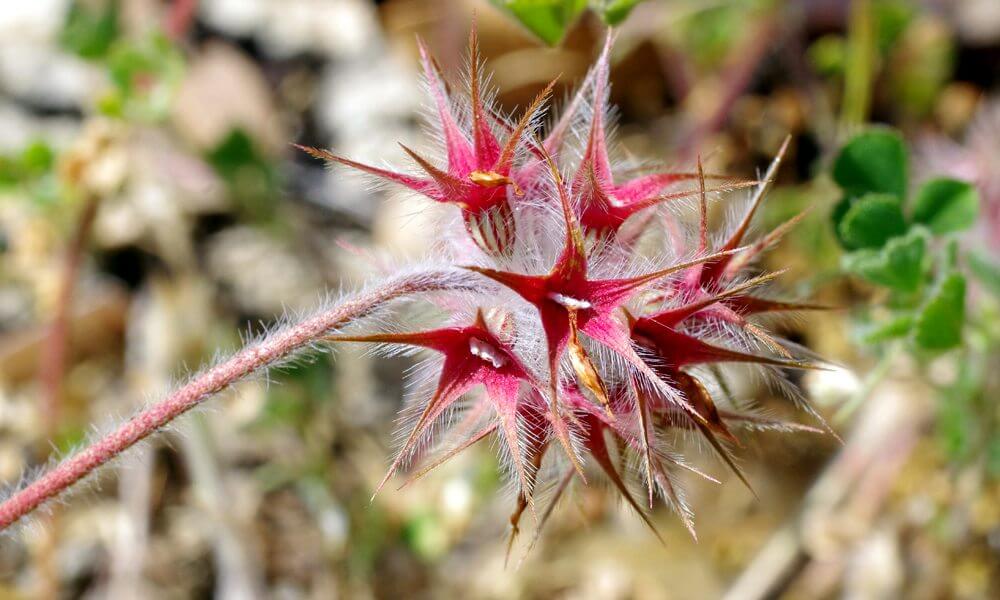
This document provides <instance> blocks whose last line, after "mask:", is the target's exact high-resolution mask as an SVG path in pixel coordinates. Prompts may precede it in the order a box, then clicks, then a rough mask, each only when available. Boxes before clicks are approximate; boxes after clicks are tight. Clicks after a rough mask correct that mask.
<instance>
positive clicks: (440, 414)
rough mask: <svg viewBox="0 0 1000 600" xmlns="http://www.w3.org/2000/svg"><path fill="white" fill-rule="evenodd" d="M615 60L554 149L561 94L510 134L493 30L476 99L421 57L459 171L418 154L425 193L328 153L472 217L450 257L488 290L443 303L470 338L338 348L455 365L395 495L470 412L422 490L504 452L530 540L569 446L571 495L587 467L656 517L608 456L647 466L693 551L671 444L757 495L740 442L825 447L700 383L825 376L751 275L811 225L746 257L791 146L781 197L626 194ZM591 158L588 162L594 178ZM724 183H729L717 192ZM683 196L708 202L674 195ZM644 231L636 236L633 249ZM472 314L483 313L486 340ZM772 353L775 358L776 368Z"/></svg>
mask: <svg viewBox="0 0 1000 600" xmlns="http://www.w3.org/2000/svg"><path fill="white" fill-rule="evenodd" d="M610 51H611V39H610V37H609V39H608V43H607V44H606V45H605V47H604V49H603V51H602V53H601V55H600V57H599V59H598V61H597V64H596V65H595V67H594V68H593V70H592V71H591V73H590V74H589V75H588V77H587V79H586V80H585V82H584V84H583V86H582V87H581V89H580V91H579V92H578V93H577V96H576V98H575V99H574V100H573V101H572V102H570V104H569V106H568V112H567V113H565V114H564V115H563V116H562V117H561V118H560V119H559V120H558V121H557V122H556V124H555V125H554V126H553V128H552V129H551V130H550V132H549V134H548V136H547V137H545V138H544V139H540V138H539V137H537V136H538V131H537V130H538V128H539V127H538V121H539V119H538V117H539V115H540V114H541V112H542V111H543V110H544V104H545V100H546V99H547V97H548V95H549V92H550V90H551V89H552V84H549V86H547V87H546V88H545V90H543V92H542V93H541V94H539V95H538V97H537V98H536V99H535V101H534V102H533V103H532V104H531V105H530V106H529V107H528V108H527V110H526V111H525V113H524V114H523V116H522V117H521V118H520V119H518V120H516V121H508V120H506V119H505V118H503V117H502V116H500V115H501V113H500V111H499V110H496V109H494V108H492V107H490V106H488V105H487V104H486V102H485V101H484V94H483V93H482V91H481V85H482V84H481V78H480V74H479V73H480V65H479V62H478V51H477V42H476V34H475V30H473V32H472V35H471V37H470V58H471V64H472V67H471V73H470V77H469V82H470V83H469V87H468V97H467V98H460V97H457V96H456V94H455V89H456V88H452V87H449V86H448V85H446V84H445V83H444V78H443V77H442V75H441V74H440V73H439V71H438V69H437V67H436V63H435V62H434V60H433V59H432V58H431V57H430V56H429V54H428V52H427V50H426V48H425V47H424V46H423V45H421V46H420V53H421V63H422V65H423V69H424V75H425V78H426V80H427V87H428V89H429V92H430V97H431V100H432V103H433V107H434V109H435V110H434V112H435V115H436V117H437V120H438V122H437V127H438V130H439V132H440V133H441V136H440V137H441V139H442V140H443V143H444V156H445V158H446V162H447V164H446V165H442V166H436V165H434V164H432V163H431V161H429V160H428V159H425V158H423V157H421V156H419V155H417V154H416V153H415V152H412V151H410V150H409V149H407V152H408V153H409V154H410V156H411V157H412V158H413V160H414V161H415V163H416V164H417V166H418V167H419V169H420V171H421V172H420V174H418V175H409V174H406V173H403V172H397V171H391V170H386V169H380V168H375V167H370V166H367V165H361V164H359V163H355V162H353V161H350V160H348V159H345V158H341V157H338V156H335V155H332V154H330V153H328V152H325V151H321V150H311V149H310V150H309V151H310V152H311V153H312V154H314V155H316V156H319V157H321V158H324V159H327V160H329V161H332V162H335V163H339V164H342V165H346V166H349V167H353V168H356V169H361V170H362V171H365V172H367V173H369V174H372V175H375V176H377V177H379V178H383V179H388V180H390V181H393V182H396V183H398V184H401V185H403V186H404V187H407V188H409V189H411V190H414V191H415V192H418V193H419V194H421V195H424V196H426V197H428V198H430V199H431V200H433V201H435V202H441V203H446V204H451V205H454V206H456V208H457V209H458V211H459V214H460V215H461V217H462V220H463V222H464V229H465V233H466V235H457V236H456V235H454V233H453V229H454V224H453V222H451V221H445V222H443V223H442V224H441V227H442V235H440V236H437V237H439V238H440V239H443V240H447V241H446V242H445V243H443V244H441V245H440V246H439V248H438V249H439V251H440V258H441V259H442V260H444V261H447V262H450V263H452V264H461V265H468V266H467V267H466V268H467V269H469V270H471V271H473V272H475V273H478V274H480V275H482V276H483V287H482V290H480V291H479V292H478V293H477V292H470V291H468V290H462V291H461V292H454V293H451V294H445V295H444V296H443V297H442V298H439V299H438V306H439V308H442V309H443V310H444V311H445V312H446V313H448V312H451V313H452V315H451V316H450V317H448V319H449V320H450V322H451V324H449V325H447V326H445V327H444V328H441V329H433V330H430V331H424V332H419V333H385V334H374V335H351V336H339V337H334V338H331V339H332V340H334V341H337V340H339V341H348V340H349V341H364V342H372V343H380V344H405V345H411V346H421V347H424V348H429V349H431V350H433V351H435V352H436V353H439V354H442V355H443V357H444V358H443V363H442V366H441V367H440V375H439V378H438V383H437V387H436V389H435V390H434V392H433V393H431V394H430V396H429V397H426V398H420V399H418V400H417V409H418V410H417V413H418V414H419V417H418V418H417V419H416V421H415V423H414V425H413V426H412V427H411V428H410V429H409V430H408V431H407V432H406V436H405V441H404V443H403V445H402V447H401V449H400V451H399V453H398V454H397V457H396V459H395V460H394V461H393V463H392V466H391V467H390V469H389V472H388V473H387V475H386V478H385V480H383V482H382V484H383V485H384V483H385V482H386V481H387V480H388V479H389V478H390V477H391V476H392V475H393V474H394V473H396V472H397V471H398V470H399V469H400V468H401V467H402V465H403V462H404V461H406V460H408V459H411V458H414V457H415V455H416V451H415V449H416V448H417V447H420V446H422V445H423V444H425V443H428V442H432V441H433V439H432V438H433V436H432V434H431V431H432V424H433V423H435V422H451V421H453V420H454V419H452V418H450V417H449V414H452V415H454V414H457V413H463V414H464V418H463V419H461V420H460V424H459V425H457V426H456V427H455V429H456V430H458V431H459V435H458V441H457V443H453V444H452V445H451V449H450V450H448V451H446V452H445V453H444V454H443V456H442V457H441V458H439V459H438V460H435V461H433V462H432V463H431V464H430V465H429V466H428V467H426V468H424V469H422V470H420V471H418V472H417V474H416V477H420V476H422V475H423V474H425V473H426V472H427V471H428V470H430V469H432V468H434V467H436V466H438V465H439V464H441V463H442V462H443V461H444V460H447V459H448V458H450V457H451V456H454V454H456V453H457V452H459V451H461V450H463V449H465V448H467V447H468V446H470V445H472V444H474V443H476V442H477V441H479V440H481V439H483V438H485V437H488V436H490V435H496V436H497V437H498V438H499V439H500V441H501V448H502V454H503V455H504V456H505V457H506V458H507V459H508V460H507V462H508V467H509V472H510V473H511V476H512V480H513V482H514V484H515V487H516V489H517V496H518V502H517V507H516V509H515V512H514V514H513V515H512V517H511V523H512V526H513V533H515V534H516V532H517V531H518V524H519V521H520V517H521V514H522V513H523V511H524V510H525V509H526V508H528V507H532V506H533V492H534V488H535V486H536V480H537V479H538V477H540V476H542V474H543V473H544V472H545V470H546V469H545V464H546V463H547V462H548V463H559V462H561V458H560V457H559V456H554V455H553V454H552V453H550V452H548V449H549V447H550V446H551V445H552V444H551V442H553V441H556V442H558V446H560V447H561V450H562V451H561V453H559V454H562V455H563V457H565V458H566V459H568V461H569V465H570V468H569V469H568V470H567V471H565V475H564V478H573V477H576V476H578V477H580V478H581V480H583V481H586V479H585V477H586V472H587V463H588V462H593V463H594V464H596V465H597V466H598V467H599V468H600V470H601V471H603V473H604V474H605V476H607V477H608V478H609V479H610V481H611V482H612V484H613V485H614V486H615V487H616V488H617V489H618V491H619V492H620V493H621V494H622V495H623V497H624V498H625V499H626V500H627V502H628V503H629V504H630V505H632V506H633V507H634V508H635V509H636V510H637V511H638V512H639V513H640V514H643V509H642V507H640V505H639V503H638V502H637V501H636V500H635V499H634V498H633V497H632V495H631V494H630V492H629V491H628V488H627V486H626V484H625V483H624V476H623V475H622V474H621V473H619V471H618V469H617V467H616V464H617V461H616V460H615V459H614V458H613V456H612V454H613V452H612V451H611V450H610V449H609V446H608V443H607V438H608V437H610V438H611V439H613V440H615V441H616V445H617V446H618V447H619V448H621V449H623V450H624V451H625V452H630V453H635V454H636V455H638V456H639V457H640V459H641V464H642V465H643V471H644V475H645V477H644V479H645V481H646V486H647V495H648V501H649V504H650V505H652V500H653V496H654V494H656V493H659V494H661V495H662V496H663V498H664V499H665V500H666V502H667V503H668V504H669V505H670V506H672V507H673V508H674V509H675V510H676V511H677V512H678V514H680V515H681V516H682V518H683V519H684V521H685V524H686V525H687V526H688V527H689V529H691V531H692V534H693V532H694V529H693V521H692V515H691V511H690V510H689V509H688V508H687V506H686V505H685V502H684V499H683V498H684V496H683V492H682V491H681V490H680V489H679V487H678V486H677V482H676V480H675V477H674V474H673V472H674V470H675V469H677V468H682V469H690V470H695V469H693V467H691V466H690V465H688V464H687V463H686V462H685V461H684V459H683V458H682V457H681V456H680V455H678V454H677V453H676V452H675V451H674V450H672V449H671V448H670V447H669V446H668V443H667V439H668V434H669V433H670V432H671V431H674V430H692V431H696V432H698V433H699V434H700V435H702V436H703V437H704V438H705V439H706V440H707V441H708V442H709V443H710V445H711V446H712V447H713V448H714V449H715V450H716V451H717V453H718V454H719V456H720V457H721V458H722V460H723V461H724V462H725V463H726V464H727V465H728V466H729V467H730V468H731V469H733V470H734V471H735V472H736V474H737V475H738V476H739V477H740V478H741V479H743V480H744V482H746V479H745V478H744V476H743V474H742V473H741V472H740V471H739V469H738V468H737V467H736V464H735V462H734V461H733V459H732V457H731V456H730V453H729V451H728V449H727V448H726V446H725V445H724V443H723V442H733V443H738V438H737V435H736V429H737V428H738V426H740V425H752V426H755V427H781V428H786V429H788V428H791V429H802V430H810V431H815V430H814V429H812V428H808V427H802V426H794V425H788V424H783V423H777V422H773V421H769V420H767V419H765V418H762V417H759V416H756V415H752V414H746V413H741V412H739V411H737V410H734V409H730V408H726V407H724V406H720V405H719V404H718V403H717V402H716V400H715V399H713V396H712V389H713V388H714V387H715V385H716V382H714V381H712V380H711V379H712V376H711V375H709V374H710V373H714V372H715V371H712V370H708V371H706V370H704V369H699V368H698V367H701V366H706V365H707V366H713V368H714V366H715V365H722V364H726V363H749V364H753V365H759V366H761V367H762V368H765V369H768V370H769V372H772V373H773V374H776V375H780V373H781V371H782V370H784V369H799V368H810V367H811V365H810V364H809V363H807V362H805V361H802V360H798V359H795V358H794V357H793V352H794V349H793V348H790V347H789V346H788V345H787V344H784V343H783V342H781V341H780V340H778V339H777V338H775V337H774V336H772V335H771V334H769V333H767V332H766V330H765V329H763V327H762V326H761V325H760V324H758V323H756V322H754V316H755V315H757V314H759V313H765V312H781V311H789V310H802V309H808V308H816V307H814V306H810V305H805V304H797V303H791V302H784V301H780V300H775V299H771V298H767V297H763V296H760V295H759V294H758V290H759V288H761V287H762V286H764V285H765V284H767V283H769V282H771V280H773V279H774V277H775V275H776V274H763V275H759V276H756V277H752V276H748V275H747V273H748V271H749V270H750V269H751V268H752V263H753V262H754V260H755V259H756V258H758V257H759V255H760V254H762V253H763V252H764V251H766V250H767V249H768V248H769V247H770V246H771V245H773V244H774V243H776V242H777V241H778V239H780V237H781V236H782V235H783V234H784V233H785V232H786V231H787V230H788V229H789V228H790V227H791V226H793V225H794V224H795V222H797V220H798V219H797V218H796V219H793V220H792V221H790V222H788V223H786V224H785V225H782V226H780V227H779V228H778V229H776V230H775V231H774V232H771V233H770V234H767V235H765V236H763V237H762V238H760V239H759V240H757V241H754V242H750V243H748V242H747V241H746V240H745V238H746V236H747V232H748V231H749V227H750V224H751V220H752V218H753V216H754V214H755V212H756V209H757V207H758V206H759V205H760V203H761V201H762V199H763V197H764V195H765V192H766V190H767V187H768V185H769V184H770V182H771V180H772V179H773V178H774V176H775V172H776V170H777V168H778V165H779V164H780V159H781V156H782V155H783V154H784V152H785V146H783V147H782V149H781V151H780V152H779V155H778V158H777V159H776V160H775V161H774V163H773V164H772V166H771V168H770V169H769V171H768V172H767V174H766V176H765V178H764V180H763V181H761V182H757V181H749V182H735V181H734V180H733V179H732V178H729V177H723V176H718V175H708V176H706V175H705V174H704V173H703V171H702V169H701V165H700V164H699V165H698V168H697V170H696V171H692V172H687V173H685V172H678V173H670V172H656V173H652V174H647V175H643V176H639V177H634V178H628V177H625V178H622V177H619V176H618V175H616V171H617V168H616V165H615V163H614V161H613V160H612V158H611V155H610V153H609V147H611V144H610V143H609V140H608V128H607V125H606V123H607V118H608V117H607V115H608V108H607V98H608V71H609V59H610ZM588 110H589V111H590V114H589V115H587V114H584V113H586V111H588ZM573 140H579V141H580V144H581V146H582V147H580V148H576V150H577V153H576V156H578V158H577V159H576V160H573V158H572V157H573V156H574V147H573ZM786 145H787V142H786ZM563 169H566V170H568V172H569V175H564V173H563ZM710 179H711V180H722V181H724V182H725V183H724V185H723V186H722V187H719V188H706V184H705V182H706V180H710ZM683 181H689V182H694V183H696V185H697V187H692V188H690V189H686V190H681V191H671V190H670V189H669V188H670V186H672V185H674V184H676V183H677V182H683ZM743 187H754V188H755V189H754V192H753V194H752V196H751V199H750V206H749V209H748V210H747V213H746V215H745V217H744V218H743V220H742V221H741V222H740V223H739V225H738V226H737V227H736V229H735V230H734V231H733V232H732V233H731V234H730V235H729V236H728V237H727V238H726V239H725V241H724V242H723V243H722V245H721V246H720V247H719V248H718V249H712V248H710V247H709V233H710V232H709V231H708V219H707V203H708V194H710V193H713V192H732V191H735V190H738V189H739V188H743ZM684 197H695V198H698V199H699V201H700V208H701V211H700V213H701V219H700V223H699V226H698V230H697V243H696V244H695V246H694V247H692V248H687V247H686V244H685V243H684V238H683V236H681V235H678V232H677V227H678V224H677V222H676V219H675V217H674V216H672V215H669V214H665V211H666V210H667V207H665V205H668V204H669V202H670V201H674V200H677V199H680V198H684ZM626 224H630V228H631V229H632V230H633V233H631V234H629V235H623V234H622V231H623V226H624V225H626ZM657 230H660V234H661V238H665V239H668V240H670V239H672V240H673V244H672V245H671V244H667V245H668V246H670V247H667V248H665V247H663V246H662V245H661V246H656V245H653V246H650V244H648V243H647V244H640V243H638V242H637V240H638V236H641V235H644V234H647V233H655V232H656V231H657ZM636 232H637V233H636ZM654 239H656V238H655V237H654ZM469 240H471V241H472V242H473V244H472V245H470V244H469V243H468V241H469ZM490 283H493V284H494V285H492V286H491V285H490ZM469 314H475V315H476V316H475V319H474V322H472V323H471V324H470V322H469V317H468V316H467V315H469ZM487 315H488V316H489V318H487ZM487 321H490V322H492V323H493V326H492V327H491V326H490V325H488V324H487ZM757 342H760V343H757ZM761 347H763V349H766V350H768V351H769V353H767V354H760V350H761ZM543 382H544V383H543ZM476 388H481V389H483V390H484V391H485V394H484V396H483V401H480V402H475V403H473V404H472V405H471V407H470V408H465V407H460V403H459V402H458V400H459V397H461V396H463V395H465V394H466V393H467V392H474V390H475V389H476ZM550 457H551V458H550ZM695 471H696V470H695ZM696 472H698V473H699V474H701V472H700V471H696ZM706 477H707V476H706ZM709 478H710V477H709ZM380 487H381V486H380ZM563 487H564V486H561V487H560V489H563ZM643 518H644V519H646V517H645V515H644V514H643ZM646 522H647V524H649V521H648V520H647V521H646Z"/></svg>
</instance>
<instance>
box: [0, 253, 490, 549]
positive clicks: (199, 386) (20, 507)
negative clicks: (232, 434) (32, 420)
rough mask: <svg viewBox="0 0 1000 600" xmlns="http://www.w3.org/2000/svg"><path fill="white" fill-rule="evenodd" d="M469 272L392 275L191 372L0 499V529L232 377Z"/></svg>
mask: <svg viewBox="0 0 1000 600" xmlns="http://www.w3.org/2000/svg"><path fill="white" fill-rule="evenodd" d="M474 284H475V282H474V280H473V278H472V277H471V276H467V275H463V274H456V272H455V271H446V270H441V271H424V272H419V273H415V274H411V275H405V276H400V277H397V278H395V279H391V280H389V281H387V282H385V283H383V284H382V285H379V286H376V287H372V288H369V289H366V290H364V291H362V292H359V293H358V294H355V295H353V296H350V297H348V298H346V299H344V300H343V301H342V302H340V303H339V304H337V305H336V306H333V307H331V308H329V309H328V310H324V311H321V312H319V313H316V314H314V315H312V316H310V317H307V318H306V319H304V320H302V321H300V322H298V323H293V324H291V325H289V326H287V327H285V328H283V329H281V330H279V331H276V332H274V333H273V334H271V335H269V336H267V337H266V338H264V339H263V340H261V341H259V342H256V343H251V344H249V345H247V346H245V347H244V348H243V349H241V350H240V351H239V352H237V353H236V354H234V355H233V356H231V357H230V358H228V359H227V360H224V361H222V362H221V363H219V364H218V365H216V366H214V367H211V368H209V369H207V370H205V371H203V372H201V373H200V374H198V375H196V376H195V377H194V378H192V379H191V381H190V382H188V383H187V384H186V385H184V386H182V387H181V388H179V389H178V390H176V391H174V392H173V393H171V394H170V395H168V396H167V397H166V398H164V399H162V400H160V401H159V402H157V403H155V404H153V405H151V406H150V407H149V408H147V409H146V410H144V411H142V412H140V413H139V414H137V415H136V416H134V417H132V418H131V419H129V420H128V421H126V422H125V423H123V424H122V425H119V426H118V427H117V428H116V429H115V430H113V431H112V432H111V433H109V434H108V435H106V436H104V437H103V438H101V439H99V440H98V441H96V442H94V443H93V444H91V445H90V446H88V447H86V448H84V449H83V450H81V451H80V452H78V453H76V454H74V455H73V456H70V457H69V458H67V459H66V460H64V461H63V462H61V463H59V464H58V465H56V466H55V467H54V468H52V469H51V470H49V471H48V472H47V473H45V474H44V475H42V476H41V477H39V478H38V479H37V480H35V481H34V482H32V483H30V484H29V485H28V486H27V487H25V488H24V489H22V490H20V491H18V492H16V493H15V494H13V495H12V496H11V497H10V498H8V499H7V500H6V501H4V502H3V503H2V504H0V530H3V529H6V528H7V527H8V526H10V525H11V524H13V523H15V522H16V521H17V520H18V519H20V518H21V517H23V516H24V515H26V514H28V513H30V512H31V511H33V510H35V509H36V508H38V506H39V505H41V504H42V503H44V502H45V501H47V500H49V499H51V498H54V497H56V496H58V495H60V494H61V493H63V492H64V491H66V490H67V489H68V488H69V487H70V486H72V485H73V484H74V483H76V482H77V481H79V480H80V479H82V478H84V477H86V476H87V475H89V474H90V473H91V472H93V471H94V470H95V469H97V468H98V467H100V466H101V465H103V464H105V463H107V462H108V461H110V460H112V459H114V458H115V457H116V456H118V455H119V454H121V453H122V452H124V451H125V450H127V449H129V448H130V447H132V446H133V445H135V444H136V443H138V442H139V441H141V440H143V439H144V438H146V437H148V436H149V435H151V434H153V433H155V432H156V431H157V430H159V429H160V428H162V427H163V426H165V425H167V424H168V423H170V422H171V421H173V420H174V419H176V418H177V417H179V416H180V415H182V414H184V413H185V412H187V411H189V410H191V409H192V408H194V407H195V406H197V405H199V404H200V403H202V402H203V401H205V400H207V399H208V398H209V397H211V396H213V395H214V394H216V393H218V392H220V391H222V390H224V389H226V388H227V387H229V386H230V385H232V384H233V383H235V382H237V381H239V380H241V379H243V378H244V377H247V376H248V375H251V374H253V373H256V372H258V371H261V370H264V369H266V368H267V367H269V366H270V365H273V364H274V363H276V362H279V361H281V360H282V359H284V358H287V357H288V356H290V355H291V354H293V353H294V352H295V351H297V350H301V349H303V348H306V347H308V346H310V345H311V344H314V343H317V342H318V341H320V340H321V339H322V338H323V337H324V336H326V335H328V334H329V333H330V332H331V331H333V330H335V329H337V328H339V327H342V326H344V325H346V324H347V323H349V322H350V321H352V320H354V319H357V318H359V317H363V316H365V315H367V314H369V313H371V312H372V311H373V310H375V309H376V308H379V307H380V306H382V305H384V304H386V303H387V302H390V301H392V300H396V299H398V298H401V297H404V296H409V295H412V294H417V293H421V292H431V291H437V290H444V289H458V288H472V286H473V285H474Z"/></svg>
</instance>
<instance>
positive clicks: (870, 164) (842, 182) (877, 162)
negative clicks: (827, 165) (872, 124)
mask: <svg viewBox="0 0 1000 600" xmlns="http://www.w3.org/2000/svg"><path fill="white" fill-rule="evenodd" d="M907 160H908V158H907V153H906V146H904V145H903V139H902V138H901V137H900V136H899V134H898V133H896V132H894V131H891V130H886V129H875V130H872V131H868V132H865V133H862V134H859V135H856V136H854V137H853V138H852V139H851V140H850V141H849V142H847V144H846V145H845V146H844V147H843V148H842V149H841V151H840V154H839V155H838V156H837V159H836V160H835V161H834V163H833V179H834V181H836V182H837V185H839V186H840V187H841V188H842V189H843V190H844V191H845V192H847V194H848V195H850V196H863V195H865V194H870V193H878V194H892V195H893V196H895V197H896V198H898V199H900V200H902V199H903V197H904V196H905V195H906V178H907Z"/></svg>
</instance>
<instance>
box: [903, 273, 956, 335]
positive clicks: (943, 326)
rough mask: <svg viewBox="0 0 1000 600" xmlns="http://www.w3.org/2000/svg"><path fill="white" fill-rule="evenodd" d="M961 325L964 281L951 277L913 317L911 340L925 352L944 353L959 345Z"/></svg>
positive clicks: (953, 275)
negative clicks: (914, 325) (918, 313)
mask: <svg viewBox="0 0 1000 600" xmlns="http://www.w3.org/2000/svg"><path fill="white" fill-rule="evenodd" d="M964 323H965V277H964V276H963V275H962V274H960V273H951V274H949V275H948V276H946V277H945V278H944V280H942V281H941V285H940V286H938V289H937V290H936V291H935V292H934V295H933V296H932V297H931V299H930V301H928V302H927V304H926V305H924V308H923V310H922V311H921V312H920V315H919V316H918V317H917V322H916V327H915V330H914V331H915V333H914V339H915V341H916V342H917V344H918V345H919V346H920V347H921V348H924V349H925V350H947V349H949V348H953V347H955V346H957V345H959V344H960V343H961V342H962V325H963V324H964Z"/></svg>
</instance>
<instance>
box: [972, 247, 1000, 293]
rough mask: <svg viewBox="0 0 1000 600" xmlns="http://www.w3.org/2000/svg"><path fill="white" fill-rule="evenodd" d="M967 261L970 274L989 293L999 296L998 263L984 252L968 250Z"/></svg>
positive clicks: (999, 268)
mask: <svg viewBox="0 0 1000 600" xmlns="http://www.w3.org/2000/svg"><path fill="white" fill-rule="evenodd" d="M968 261H969V272H970V273H972V276H973V277H975V278H976V279H978V280H979V283H981V284H983V287H984V288H986V289H987V290H989V292H990V293H991V294H993V295H994V296H996V297H998V298H1000V263H997V262H996V261H995V260H992V259H991V258H990V257H989V256H988V255H987V254H986V253H985V252H970V253H969V255H968Z"/></svg>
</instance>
